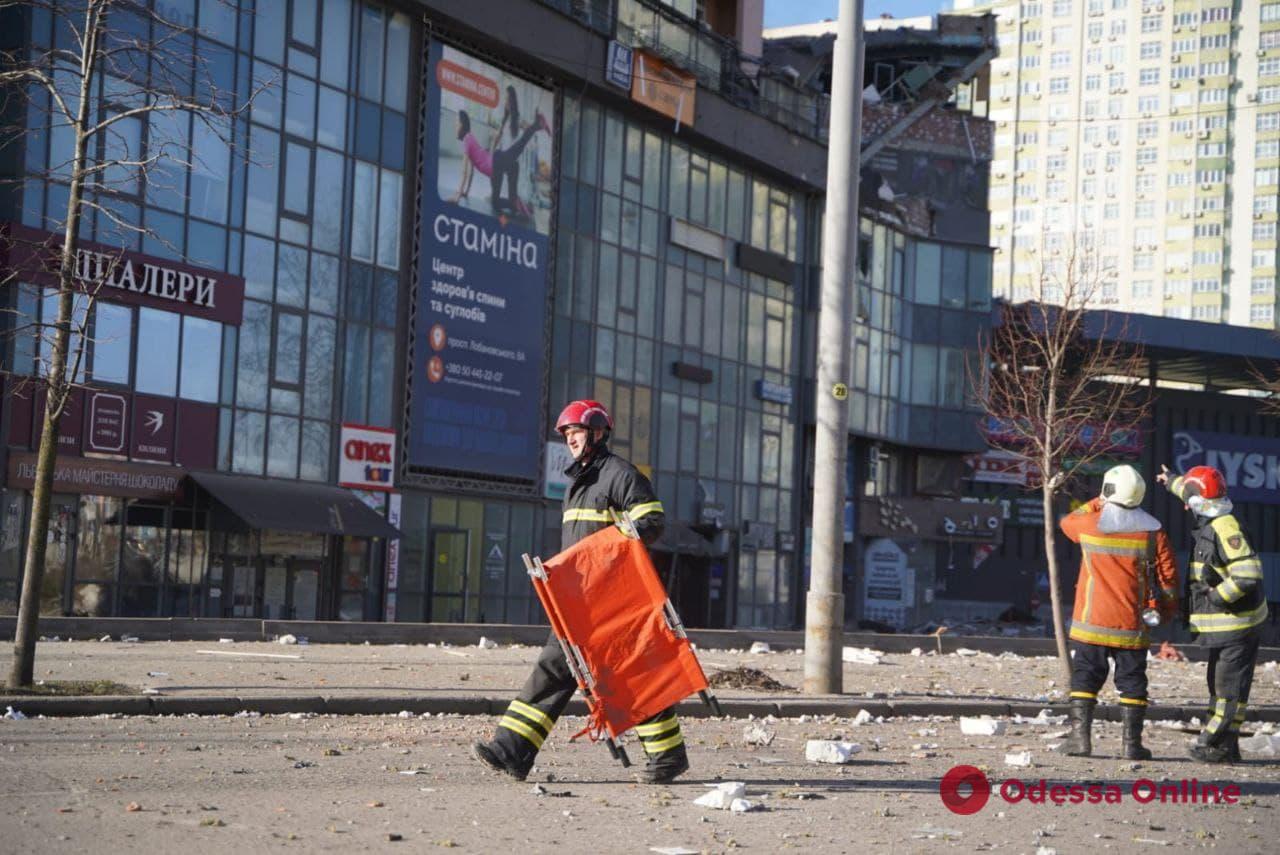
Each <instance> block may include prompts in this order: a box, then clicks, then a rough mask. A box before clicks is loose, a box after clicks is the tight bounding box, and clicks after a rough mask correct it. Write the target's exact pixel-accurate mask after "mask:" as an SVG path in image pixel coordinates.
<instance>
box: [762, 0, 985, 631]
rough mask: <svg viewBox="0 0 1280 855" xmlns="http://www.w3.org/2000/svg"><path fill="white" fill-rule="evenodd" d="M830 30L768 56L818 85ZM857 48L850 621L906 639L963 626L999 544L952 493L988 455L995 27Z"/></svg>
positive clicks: (817, 30) (870, 36) (896, 37)
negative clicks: (983, 406)
mask: <svg viewBox="0 0 1280 855" xmlns="http://www.w3.org/2000/svg"><path fill="white" fill-rule="evenodd" d="M834 29H835V24H834V23H831V22H827V23H822V24H815V25H806V26H801V27H790V28H783V29H780V30H771V31H768V32H767V33H766V36H767V37H768V38H767V41H766V52H765V55H766V56H767V57H769V58H770V60H772V61H773V62H775V63H779V64H783V65H786V66H789V67H790V68H792V69H794V70H795V71H796V73H797V75H798V76H799V78H800V79H801V80H804V81H809V80H813V81H820V85H825V86H829V85H830V84H829V77H830V73H831V52H832V50H833V48H834ZM866 36H867V39H866V61H865V67H864V82H865V83H866V89H865V91H864V94H863V102H864V103H863V111H862V122H863V127H862V133H863V148H862V156H861V164H860V165H861V193H860V196H861V199H860V205H859V208H860V240H859V246H858V264H859V271H858V283H857V294H856V301H855V319H854V325H853V330H852V337H851V338H852V347H853V354H852V356H853V362H852V365H853V371H854V376H853V382H852V384H851V386H850V396H849V397H850V409H849V416H850V419H849V425H850V434H851V436H850V440H849V466H848V476H849V477H848V484H849V488H848V490H849V493H848V503H847V505H846V512H845V529H846V530H845V541H846V548H845V596H846V599H845V602H846V610H847V620H846V623H847V624H848V625H850V626H856V625H863V626H888V627H893V628H895V629H902V628H908V627H912V626H915V625H917V624H920V623H923V622H928V621H941V620H946V619H953V618H963V617H965V616H967V615H968V614H969V613H970V612H971V611H972V610H973V608H974V606H973V604H972V603H969V602H967V601H957V600H953V599H952V598H951V597H950V594H951V592H950V591H949V587H950V585H951V583H952V582H953V580H954V579H955V578H956V575H957V573H959V572H963V571H967V570H968V569H969V568H972V567H975V566H977V565H978V564H980V563H981V560H982V559H983V558H984V557H985V556H986V555H987V554H989V553H990V552H991V550H993V549H994V548H996V547H998V546H999V545H1000V543H1001V542H1002V538H1003V529H1004V519H1003V515H1002V514H1001V513H1000V508H999V506H993V505H990V504H984V503H980V502H977V501H975V500H973V499H971V498H967V493H968V492H969V490H968V489H967V488H968V484H967V483H966V482H964V481H963V475H964V456H965V454H966V453H972V452H976V451H980V450H982V449H983V448H985V443H984V442H983V440H982V437H981V436H980V434H979V432H978V424H979V416H978V413H977V412H976V411H975V410H974V405H973V402H972V400H971V399H970V398H969V396H967V395H966V392H965V390H966V389H967V388H968V385H969V378H968V365H969V362H970V360H971V358H972V356H973V354H974V349H975V347H976V346H977V343H978V337H979V333H980V331H982V330H984V329H985V328H987V326H988V325H989V323H990V319H991V250H990V248H989V246H988V235H987V228H988V213H987V178H988V166H989V162H990V159H991V146H992V130H993V129H992V126H991V123H990V122H989V121H987V119H986V117H985V108H986V103H985V96H984V93H985V91H986V85H987V84H986V74H987V67H988V64H989V63H990V61H991V59H992V57H993V56H994V55H995V41H994V29H993V22H992V21H991V20H990V19H984V18H972V17H969V18H955V17H952V16H949V15H939V16H937V17H936V18H920V19H905V20H901V21H899V20H894V19H888V18H882V19H879V20H874V21H868V22H867V33H866ZM818 273H819V271H818V270H816V269H815V270H814V276H815V277H816V276H817V275H818ZM813 281H814V282H816V281H817V280H816V278H815V279H814V280H813ZM810 348H812V343H810ZM811 358H812V354H811ZM979 608H980V609H981V608H982V607H979Z"/></svg>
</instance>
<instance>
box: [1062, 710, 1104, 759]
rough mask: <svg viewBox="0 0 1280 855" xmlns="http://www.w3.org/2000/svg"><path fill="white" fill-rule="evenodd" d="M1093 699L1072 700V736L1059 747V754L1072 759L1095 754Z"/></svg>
mask: <svg viewBox="0 0 1280 855" xmlns="http://www.w3.org/2000/svg"><path fill="white" fill-rule="evenodd" d="M1096 703H1097V701H1095V700H1092V699H1091V698H1072V699H1071V735H1070V736H1068V737H1067V739H1066V741H1065V742H1063V743H1062V744H1061V745H1059V746H1058V752H1059V753H1061V754H1066V755H1068V756H1070V757H1088V756H1090V755H1091V754H1093V707H1094V705H1095V704H1096Z"/></svg>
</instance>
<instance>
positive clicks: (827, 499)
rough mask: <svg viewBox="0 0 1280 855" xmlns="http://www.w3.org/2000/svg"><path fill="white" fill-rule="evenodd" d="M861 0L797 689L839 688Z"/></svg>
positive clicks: (830, 275)
mask: <svg viewBox="0 0 1280 855" xmlns="http://www.w3.org/2000/svg"><path fill="white" fill-rule="evenodd" d="M862 50H863V43H862V0H840V21H839V24H838V25H837V28H836V42H835V53H834V56H833V59H832V67H831V133H830V140H829V142H828V148H827V196H826V214H825V216H824V218H823V224H822V299H821V311H820V313H819V316H818V389H817V397H818V400H817V436H816V437H815V439H816V442H815V445H814V469H813V471H814V485H813V564H812V569H811V572H810V577H809V593H808V596H807V597H806V600H805V621H804V691H805V692H807V693H809V694H835V693H838V692H840V691H842V688H843V687H842V684H841V683H842V681H841V661H840V660H841V647H842V646H843V640H844V593H843V584H842V580H843V575H844V574H843V570H844V502H845V458H846V457H847V456H848V443H849V427H848V426H849V409H848V407H849V401H848V396H849V389H848V382H849V320H850V314H851V313H850V311H849V307H850V302H851V300H850V297H851V294H852V292H853V289H854V287H855V277H856V273H857V249H858V153H859V150H860V149H861V144H862V61H863V59H862V57H863V53H862Z"/></svg>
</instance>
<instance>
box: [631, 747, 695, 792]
mask: <svg viewBox="0 0 1280 855" xmlns="http://www.w3.org/2000/svg"><path fill="white" fill-rule="evenodd" d="M688 771H689V755H688V753H687V752H686V751H685V749H684V745H683V744H681V745H677V746H676V747H675V748H672V749H671V750H670V751H664V752H662V753H661V754H651V755H649V758H648V759H647V760H646V761H645V764H644V768H643V769H641V770H640V771H639V772H637V773H636V780H637V781H639V782H640V783H642V784H669V783H671V782H672V781H674V780H675V779H676V778H678V777H680V776H681V775H683V774H684V773H685V772H688Z"/></svg>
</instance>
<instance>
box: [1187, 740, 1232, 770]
mask: <svg viewBox="0 0 1280 855" xmlns="http://www.w3.org/2000/svg"><path fill="white" fill-rule="evenodd" d="M1228 741H1229V740H1228V739H1227V738H1225V737H1224V738H1223V739H1222V740H1221V742H1219V743H1218V744H1214V743H1212V742H1210V741H1209V736H1208V734H1205V733H1201V734H1200V737H1199V738H1198V739H1197V740H1196V742H1195V745H1192V746H1191V750H1190V751H1189V752H1188V753H1189V754H1190V755H1191V759H1193V760H1199V761H1200V762H1201V763H1213V764H1225V763H1230V762H1232V761H1231V749H1230V748H1229V747H1228V744H1227V743H1228Z"/></svg>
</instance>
